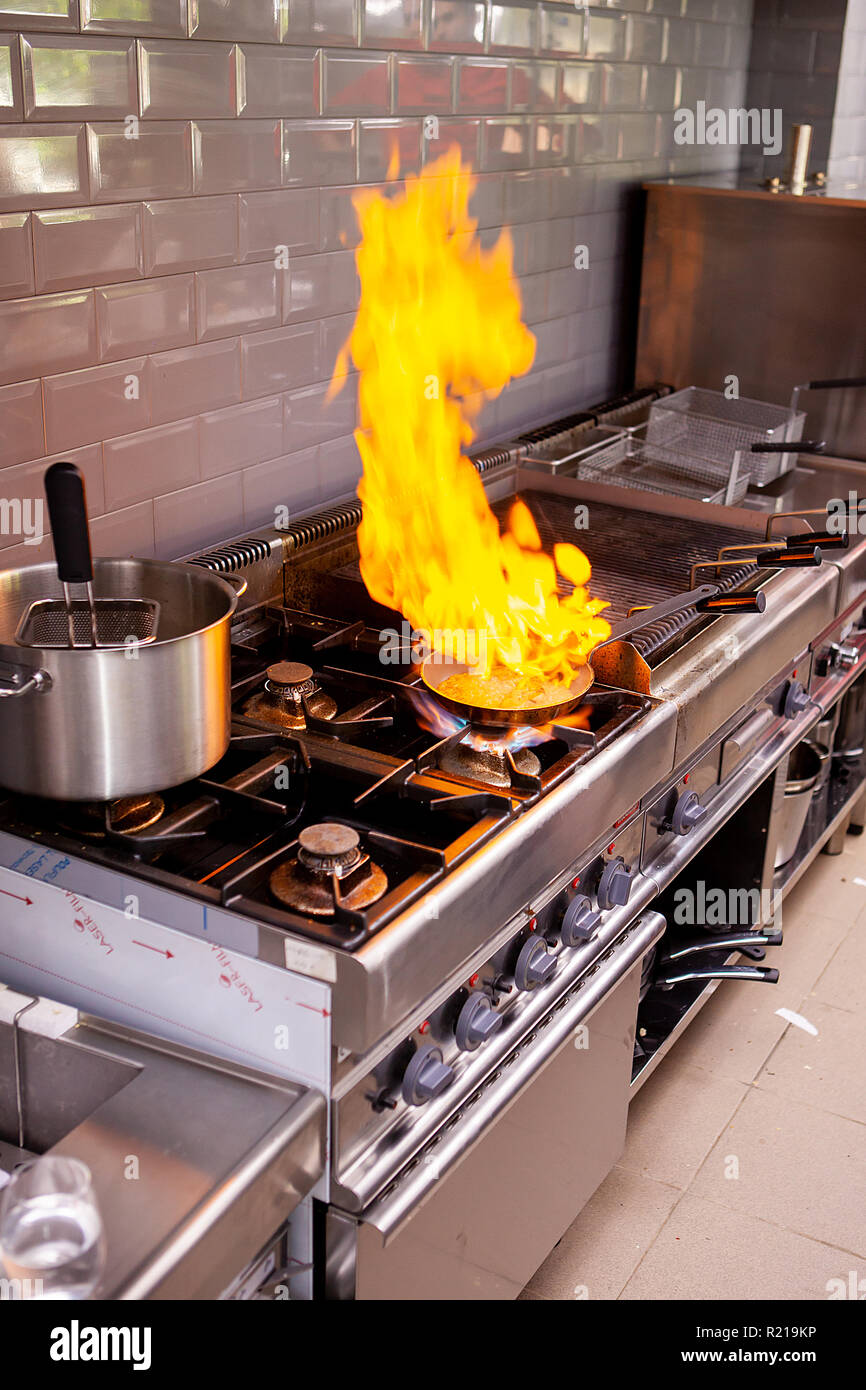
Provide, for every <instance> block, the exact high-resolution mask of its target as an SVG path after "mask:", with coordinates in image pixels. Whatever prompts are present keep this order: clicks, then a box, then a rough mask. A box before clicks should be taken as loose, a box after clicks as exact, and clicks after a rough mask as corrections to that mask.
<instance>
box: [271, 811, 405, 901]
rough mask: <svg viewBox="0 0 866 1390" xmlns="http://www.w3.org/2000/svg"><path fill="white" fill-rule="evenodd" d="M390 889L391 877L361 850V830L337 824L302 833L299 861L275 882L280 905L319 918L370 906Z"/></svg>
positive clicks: (276, 872) (289, 864) (312, 827)
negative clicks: (389, 879)
mask: <svg viewBox="0 0 866 1390" xmlns="http://www.w3.org/2000/svg"><path fill="white" fill-rule="evenodd" d="M387 887H388V880H387V878H386V877H385V874H384V873H383V871H382V870H381V869H380V868H379V866H378V864H374V863H373V862H372V860H371V859H370V857H369V855H368V854H366V853H365V851H364V850H363V849H362V848H361V837H360V835H359V834H358V832H357V830H353V829H352V827H351V826H349V825H340V824H338V823H337V822H334V821H324V822H322V823H321V824H319V825H308V826H307V827H306V828H305V829H304V830H302V831H301V832H300V834H299V836H298V854H297V858H295V859H289V860H288V861H287V862H286V863H285V864H281V865H280V867H279V868H278V869H275V870H274V872H273V873H272V874H271V877H270V889H271V892H272V893H273V895H274V897H275V898H276V899H277V901H278V902H281V903H283V904H285V906H286V907H291V908H294V909H295V910H296V911H297V912H303V913H307V914H309V915H310V916H313V917H333V916H334V914H335V912H336V910H337V908H338V907H345V908H350V909H352V910H358V909H361V908H364V907H369V906H370V904H371V903H374V902H376V901H377V899H378V898H381V896H382V894H383V893H384V892H385V889H386V888H387Z"/></svg>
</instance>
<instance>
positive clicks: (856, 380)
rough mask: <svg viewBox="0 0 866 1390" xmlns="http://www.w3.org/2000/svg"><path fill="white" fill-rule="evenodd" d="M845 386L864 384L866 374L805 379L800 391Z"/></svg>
mask: <svg viewBox="0 0 866 1390" xmlns="http://www.w3.org/2000/svg"><path fill="white" fill-rule="evenodd" d="M846 386H866V376H841V377H835V378H829V379H828V380H826V381H807V382H806V385H805V386H801V387H800V390H801V391H844V389H845V387H846Z"/></svg>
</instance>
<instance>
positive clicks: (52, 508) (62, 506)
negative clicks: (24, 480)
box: [45, 462, 93, 584]
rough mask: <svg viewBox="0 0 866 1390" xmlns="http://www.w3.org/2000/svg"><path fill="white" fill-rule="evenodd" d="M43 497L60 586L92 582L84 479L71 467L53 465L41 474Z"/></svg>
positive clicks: (71, 465) (67, 464)
mask: <svg viewBox="0 0 866 1390" xmlns="http://www.w3.org/2000/svg"><path fill="white" fill-rule="evenodd" d="M45 496H46V497H47V499H48V515H49V517H50V518H51V535H52V539H53V541H54V554H55V557H56V559H57V573H58V575H59V577H60V579H61V581H62V582H63V583H64V584H90V583H92V582H93V560H92V558H91V554H90V531H89V528H88V525H87V501H86V498H85V495H84V479H83V478H82V476H81V474H80V472H79V471H78V469H77V468H76V467H75V464H74V463H68V462H62V463H53V464H52V465H51V467H50V468H49V469H48V472H47V473H46V474H45Z"/></svg>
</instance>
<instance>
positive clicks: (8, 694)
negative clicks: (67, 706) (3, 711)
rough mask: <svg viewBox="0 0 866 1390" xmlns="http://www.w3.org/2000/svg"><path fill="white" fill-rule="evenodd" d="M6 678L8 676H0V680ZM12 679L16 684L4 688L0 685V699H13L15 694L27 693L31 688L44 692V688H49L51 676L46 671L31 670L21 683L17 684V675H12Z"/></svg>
mask: <svg viewBox="0 0 866 1390" xmlns="http://www.w3.org/2000/svg"><path fill="white" fill-rule="evenodd" d="M15 669H20V668H13V670H15ZM6 679H8V677H5V676H0V680H6ZM12 680H13V681H15V682H16V684H14V685H11V686H9V687H7V688H6V689H4V688H3V686H2V685H0V700H10V699H14V698H15V696H16V695H29V694H30V692H31V690H35V691H41V692H43V693H44V692H45V691H46V690H50V689H51V677H50V675H49V674H48V672H47V671H33V672H32V673H31V674H30V676H28V678H27V679H26V680H25V681H23V683H22V684H21V685H18V684H17V681H18V676H17V675H13V677H12Z"/></svg>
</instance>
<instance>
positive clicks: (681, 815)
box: [671, 792, 707, 835]
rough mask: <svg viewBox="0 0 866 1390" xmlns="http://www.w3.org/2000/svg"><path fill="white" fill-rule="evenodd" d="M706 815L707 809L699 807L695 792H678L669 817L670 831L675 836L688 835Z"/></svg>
mask: <svg viewBox="0 0 866 1390" xmlns="http://www.w3.org/2000/svg"><path fill="white" fill-rule="evenodd" d="M706 814H707V808H706V806H702V805H701V803H700V801H699V800H698V794H697V792H680V795H679V796H678V797H677V804H676V806H675V807H674V813H673V815H672V816H671V829H672V830H673V832H674V834H675V835H688V833H689V831H690V830H694V828H695V826H696V825H700V823H701V821H702V820H703V818H704V816H705V815H706Z"/></svg>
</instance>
